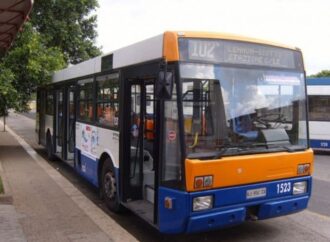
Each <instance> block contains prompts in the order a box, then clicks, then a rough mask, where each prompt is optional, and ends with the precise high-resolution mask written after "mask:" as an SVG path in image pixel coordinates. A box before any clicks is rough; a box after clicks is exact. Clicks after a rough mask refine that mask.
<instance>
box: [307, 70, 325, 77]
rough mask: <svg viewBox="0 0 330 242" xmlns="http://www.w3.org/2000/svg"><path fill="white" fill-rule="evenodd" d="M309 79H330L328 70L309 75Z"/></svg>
mask: <svg viewBox="0 0 330 242" xmlns="http://www.w3.org/2000/svg"><path fill="white" fill-rule="evenodd" d="M310 77H330V70H323V71H320V72H319V73H316V74H314V75H311V76H310Z"/></svg>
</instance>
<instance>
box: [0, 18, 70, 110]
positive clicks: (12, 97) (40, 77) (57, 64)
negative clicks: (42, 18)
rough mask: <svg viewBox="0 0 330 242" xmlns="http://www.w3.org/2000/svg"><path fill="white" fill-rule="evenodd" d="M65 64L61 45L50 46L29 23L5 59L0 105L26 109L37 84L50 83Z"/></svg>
mask: <svg viewBox="0 0 330 242" xmlns="http://www.w3.org/2000/svg"><path fill="white" fill-rule="evenodd" d="M65 66H66V63H65V61H64V56H63V54H62V52H61V50H60V49H59V48H56V47H51V48H47V47H46V46H45V45H44V43H43V41H42V37H41V35H40V34H39V33H38V32H37V31H36V30H35V29H34V28H33V27H32V25H31V23H26V24H25V26H24V31H23V32H21V33H20V34H19V35H18V37H17V39H16V42H15V44H14V46H13V48H12V49H11V50H10V51H9V52H8V53H7V55H6V56H5V57H4V58H3V60H2V63H1V71H0V85H1V86H3V89H0V90H2V91H1V92H2V94H3V95H2V97H3V99H2V100H1V101H0V106H1V107H2V110H3V109H4V105H5V104H6V106H7V108H15V109H16V110H19V111H25V110H27V108H28V107H27V103H28V101H29V100H30V96H31V94H32V93H33V92H34V91H35V89H36V86H38V85H40V84H43V83H46V82H49V81H50V79H51V75H52V73H53V71H55V70H59V69H61V68H63V67H65Z"/></svg>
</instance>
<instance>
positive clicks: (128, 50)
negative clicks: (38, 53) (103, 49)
mask: <svg viewBox="0 0 330 242" xmlns="http://www.w3.org/2000/svg"><path fill="white" fill-rule="evenodd" d="M163 36H164V35H163V34H161V35H158V36H156V37H153V38H150V39H147V40H144V41H141V42H138V43H135V44H133V45H130V46H127V47H125V48H122V49H118V50H115V51H113V52H111V53H108V54H105V55H103V56H107V55H110V54H113V69H116V68H119V67H124V66H129V65H133V64H138V63H142V62H146V61H150V60H155V59H159V58H161V57H162V56H163ZM103 56H98V57H95V58H93V59H90V60H87V61H84V62H82V63H79V64H77V65H73V66H70V67H68V68H66V69H63V70H61V71H57V72H55V73H54V75H53V78H52V82H60V81H64V80H69V79H73V78H77V77H82V76H87V75H91V74H94V73H98V72H101V60H102V57H103Z"/></svg>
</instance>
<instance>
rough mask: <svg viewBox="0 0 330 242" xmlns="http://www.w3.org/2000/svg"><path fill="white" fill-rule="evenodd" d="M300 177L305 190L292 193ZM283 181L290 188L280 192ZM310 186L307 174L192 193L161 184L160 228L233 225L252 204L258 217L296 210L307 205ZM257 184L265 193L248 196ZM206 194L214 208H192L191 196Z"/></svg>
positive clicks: (185, 229) (174, 230)
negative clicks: (166, 202) (167, 203)
mask: <svg viewBox="0 0 330 242" xmlns="http://www.w3.org/2000/svg"><path fill="white" fill-rule="evenodd" d="M299 181H307V193H304V194H302V195H293V194H292V190H293V189H292V188H293V183H295V182H299ZM283 183H286V184H288V183H290V191H282V192H281V193H279V185H280V184H283ZM311 186H312V177H310V176H308V177H299V178H292V179H283V180H277V181H271V182H264V183H258V184H252V185H243V186H237V187H230V188H219V189H214V190H207V191H200V192H191V193H188V192H184V191H178V190H174V189H169V188H164V187H160V188H159V200H158V201H159V204H158V209H159V216H158V226H159V230H160V231H161V232H163V233H193V232H201V231H207V230H212V229H219V228H223V227H227V226H232V225H236V224H239V223H242V222H243V221H245V220H246V219H247V214H248V209H249V208H251V207H253V209H254V210H255V212H256V214H254V215H256V216H257V217H258V218H259V219H267V218H272V217H277V216H281V215H286V214H290V213H295V212H298V211H301V210H303V209H305V208H306V207H307V204H308V201H309V198H310V195H311ZM259 188H266V195H265V196H262V197H257V198H247V195H246V194H247V190H251V189H259ZM207 195H212V196H213V208H212V209H209V210H204V211H198V212H193V211H192V202H193V198H194V197H199V196H207ZM165 197H170V198H172V200H173V201H174V202H173V203H174V205H173V208H172V209H167V208H165V205H164V199H165Z"/></svg>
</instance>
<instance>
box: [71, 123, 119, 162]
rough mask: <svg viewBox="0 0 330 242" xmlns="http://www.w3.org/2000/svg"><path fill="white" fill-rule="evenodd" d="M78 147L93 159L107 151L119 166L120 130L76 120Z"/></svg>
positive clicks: (83, 153) (82, 152)
mask: <svg viewBox="0 0 330 242" xmlns="http://www.w3.org/2000/svg"><path fill="white" fill-rule="evenodd" d="M76 148H77V149H79V150H80V151H81V154H82V155H85V156H87V157H89V158H91V159H93V160H96V159H99V158H100V157H101V155H102V153H104V152H106V153H107V154H108V155H109V156H110V158H111V159H112V161H113V165H114V166H115V167H116V168H118V167H119V132H118V131H115V130H109V129H105V128H100V127H96V126H93V125H90V124H84V123H80V122H76Z"/></svg>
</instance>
